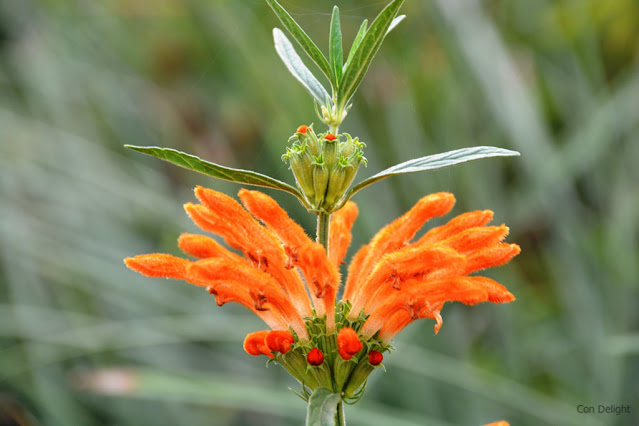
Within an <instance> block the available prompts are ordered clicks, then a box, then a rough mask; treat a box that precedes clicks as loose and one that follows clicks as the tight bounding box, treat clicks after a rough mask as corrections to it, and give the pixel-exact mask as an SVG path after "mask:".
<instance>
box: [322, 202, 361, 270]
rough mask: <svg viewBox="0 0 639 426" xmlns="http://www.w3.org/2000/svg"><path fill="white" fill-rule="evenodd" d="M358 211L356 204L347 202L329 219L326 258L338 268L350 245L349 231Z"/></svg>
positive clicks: (350, 236) (351, 236)
mask: <svg viewBox="0 0 639 426" xmlns="http://www.w3.org/2000/svg"><path fill="white" fill-rule="evenodd" d="M358 214H359V209H358V208H357V204H355V203H354V202H352V201H348V202H347V203H346V204H345V205H344V207H342V208H341V209H339V210H337V211H336V212H335V213H333V216H332V217H331V227H330V230H329V233H330V234H329V237H328V241H329V243H328V247H329V250H328V257H329V260H330V261H331V262H332V263H333V264H334V265H335V266H338V267H339V265H340V264H341V263H342V262H343V259H344V256H346V252H347V251H348V246H350V245H351V240H352V238H353V235H352V234H351V229H352V228H353V223H355V219H357V215H358Z"/></svg>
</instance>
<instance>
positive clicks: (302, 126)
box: [297, 124, 308, 133]
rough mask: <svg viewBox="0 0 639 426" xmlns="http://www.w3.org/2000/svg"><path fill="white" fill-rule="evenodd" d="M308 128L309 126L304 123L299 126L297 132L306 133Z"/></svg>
mask: <svg viewBox="0 0 639 426" xmlns="http://www.w3.org/2000/svg"><path fill="white" fill-rule="evenodd" d="M307 129H308V126H305V125H303V124H302V125H301V126H300V127H298V128H297V133H306V130H307Z"/></svg>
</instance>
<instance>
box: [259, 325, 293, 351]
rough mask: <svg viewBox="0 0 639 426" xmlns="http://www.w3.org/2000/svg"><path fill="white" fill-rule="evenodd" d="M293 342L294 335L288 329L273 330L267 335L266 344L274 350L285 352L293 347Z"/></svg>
mask: <svg viewBox="0 0 639 426" xmlns="http://www.w3.org/2000/svg"><path fill="white" fill-rule="evenodd" d="M293 343H295V339H294V338H293V335H292V334H291V333H290V332H289V331H286V330H276V331H271V332H270V333H268V334H267V335H266V346H268V349H269V350H270V351H272V352H279V353H282V354H285V353H286V352H288V351H289V350H290V349H291V345H293Z"/></svg>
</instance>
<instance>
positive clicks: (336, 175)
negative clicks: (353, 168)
mask: <svg viewBox="0 0 639 426" xmlns="http://www.w3.org/2000/svg"><path fill="white" fill-rule="evenodd" d="M345 179H346V167H339V166H338V167H335V168H334V169H333V170H331V173H330V178H329V180H328V188H327V189H326V196H325V197H324V203H323V204H322V207H323V208H324V210H326V211H327V212H330V211H333V207H334V206H335V204H336V203H337V202H338V201H339V199H340V198H342V195H344V192H345V191H344V190H343V188H344V180H345ZM346 188H348V185H347V186H346Z"/></svg>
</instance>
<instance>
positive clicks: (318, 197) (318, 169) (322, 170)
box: [311, 155, 329, 208]
mask: <svg viewBox="0 0 639 426" xmlns="http://www.w3.org/2000/svg"><path fill="white" fill-rule="evenodd" d="M328 179H329V172H328V168H327V167H326V163H325V162H324V157H323V156H322V155H320V156H319V157H316V158H315V159H314V161H313V189H314V190H315V197H314V202H313V201H311V205H313V207H316V208H317V207H319V206H321V205H322V202H323V201H324V194H326V187H327V186H328Z"/></svg>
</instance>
